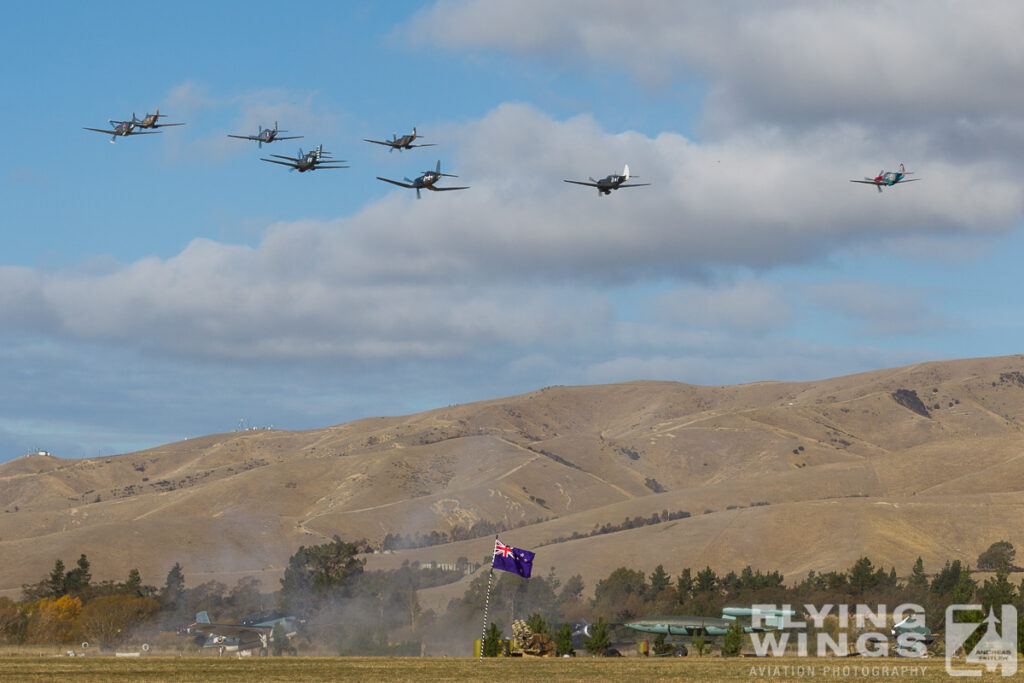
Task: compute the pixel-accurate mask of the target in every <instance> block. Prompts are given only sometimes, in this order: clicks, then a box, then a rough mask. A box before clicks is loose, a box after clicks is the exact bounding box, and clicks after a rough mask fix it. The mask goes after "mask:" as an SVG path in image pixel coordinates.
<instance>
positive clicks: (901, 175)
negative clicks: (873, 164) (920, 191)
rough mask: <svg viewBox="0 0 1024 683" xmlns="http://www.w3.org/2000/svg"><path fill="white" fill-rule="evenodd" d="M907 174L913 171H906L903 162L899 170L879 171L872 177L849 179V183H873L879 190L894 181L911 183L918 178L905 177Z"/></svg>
mask: <svg viewBox="0 0 1024 683" xmlns="http://www.w3.org/2000/svg"><path fill="white" fill-rule="evenodd" d="M908 175H913V171H908V170H906V169H905V168H903V164H900V170H898V171H879V172H878V175H876V176H875V177H874V178H864V180H851V181H850V182H851V183H862V184H864V185H874V186H875V187H877V188H878V191H879V192H881V191H882V188H883V187H892V186H893V185H895V184H896V183H912V182H914V181H915V180H920V178H907V176H908Z"/></svg>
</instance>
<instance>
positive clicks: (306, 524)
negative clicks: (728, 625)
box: [0, 356, 1024, 605]
mask: <svg viewBox="0 0 1024 683" xmlns="http://www.w3.org/2000/svg"><path fill="white" fill-rule="evenodd" d="M663 511H664V512H666V513H667V512H677V511H685V512H688V513H690V516H689V517H686V518H683V519H673V520H671V521H665V522H661V521H660V519H661V517H662V516H667V515H662V512H663ZM652 516H658V521H659V522H660V523H657V524H645V525H642V526H640V525H635V528H632V529H627V530H622V531H617V532H614V533H604V534H596V535H595V534H594V532H595V531H596V530H597V529H599V528H600V527H601V526H602V525H607V524H611V525H619V524H620V523H622V522H623V520H625V519H636V518H644V519H645V520H648V519H650V518H651V517H652ZM480 520H486V521H490V522H493V523H497V524H501V525H504V526H505V527H507V528H509V529H511V530H508V531H504V532H502V534H501V536H502V540H504V541H505V542H508V543H512V544H514V545H517V546H519V547H525V548H532V549H535V550H537V560H536V567H535V572H544V573H546V572H547V570H548V568H549V567H554V568H555V569H556V571H557V573H558V575H559V576H560V577H562V578H565V577H568V576H570V575H571V574H576V573H579V574H582V575H583V577H584V581H585V582H586V585H587V586H588V590H591V589H592V588H593V585H594V582H595V581H596V580H597V579H599V578H602V577H604V576H606V575H607V574H608V573H609V572H610V571H611V570H612V569H614V568H615V567H618V566H622V565H626V566H630V567H633V568H637V569H643V570H644V571H646V572H650V571H651V570H652V569H653V568H654V567H655V566H656V565H658V564H663V565H664V566H665V568H666V569H667V570H668V571H669V572H670V573H671V574H676V573H678V572H679V571H680V570H681V569H682V568H684V567H687V566H689V567H694V568H702V567H703V566H705V565H710V566H711V567H713V568H715V569H717V570H719V571H721V572H727V571H729V570H736V571H739V570H740V569H742V568H743V567H744V566H746V565H748V564H749V565H751V566H752V567H753V568H755V569H762V570H775V569H778V570H779V571H781V572H782V573H783V574H784V575H786V577H787V580H794V579H798V578H802V576H804V575H805V574H806V573H807V572H808V571H809V570H811V569H814V570H816V571H822V570H826V571H827V570H831V569H845V568H848V567H849V566H850V565H852V564H853V562H854V561H855V560H856V559H858V558H859V557H862V556H864V555H867V556H869V557H870V558H871V559H872V561H874V563H875V564H876V565H884V566H885V567H890V566H895V567H896V569H897V572H898V573H900V574H905V573H907V572H908V571H909V569H910V567H911V565H912V564H913V562H914V560H915V559H916V558H917V557H918V556H921V557H922V558H923V559H924V562H925V567H926V569H927V570H929V571H935V570H937V569H938V568H940V566H941V563H942V562H943V561H945V560H946V559H961V560H964V561H967V562H970V563H973V562H974V560H975V559H976V558H977V556H978V554H979V553H980V552H981V551H982V550H984V549H985V548H987V547H988V545H989V544H991V543H992V542H993V541H996V540H1008V541H1010V542H1011V543H1013V544H1014V545H1016V546H1018V547H1019V546H1021V545H1022V544H1024V525H1022V522H1024V356H1008V357H1000V358H984V359H971V360H956V361H946V362H935V363H922V364H918V365H913V366H909V367H904V368H897V369H892V370H881V371H875V372H869V373H863V374H858V375H852V376H848V377H840V378H835V379H826V380H820V381H814V382H802V383H788V382H761V383H755V384H748V385H741V386H726V387H705V386H694V385H688V384H681V383H675V382H659V381H637V382H629V383H624V384H615V385H605V386H584V387H548V388H545V389H541V390H538V391H535V392H532V393H529V394H524V395H521V396H514V397H510V398H503V399H495V400H491V401H484V402H480V403H472V404H466V405H459V406H451V407H447V408H442V409H438V410H432V411H428V412H425V413H420V414H417V415H410V416H404V417H389V418H372V419H365V420H359V421H355V422H350V423H347V424H342V425H337V426H333V427H326V428H323V429H316V430H310V431H302V432H288V431H274V430H257V431H246V432H236V433H229V434H218V435H211V436H205V437H200V438H194V439H189V440H186V441H181V442H178V443H172V444H167V445H164V446H160V447H158V448H153V449H150V450H145V451H139V452H136V453H129V454H125V455H118V456H112V457H105V458H92V459H87V460H65V459H60V458H57V457H53V456H47V455H29V456H24V457H22V458H18V459H16V460H12V461H10V462H8V463H6V464H4V465H0V556H2V557H3V558H4V559H5V562H4V563H2V565H0V592H2V593H4V594H7V595H11V596H12V597H15V596H17V595H18V594H19V593H20V586H21V584H23V583H27V582H34V581H38V580H39V579H41V578H42V577H43V576H44V575H45V574H46V573H47V572H48V571H49V569H50V568H51V567H52V566H53V562H54V560H55V559H56V558H58V557H59V558H62V559H64V561H65V563H73V562H74V560H75V559H77V557H78V555H79V554H81V553H86V554H87V555H88V557H89V559H90V560H91V562H92V564H93V570H94V578H95V579H98V580H102V579H123V578H124V577H125V576H126V575H127V573H128V571H129V569H131V568H133V567H137V568H138V569H139V570H140V571H141V572H142V575H143V578H144V580H145V581H146V582H148V583H152V584H156V585H160V584H162V583H163V579H164V577H165V576H166V573H167V570H168V569H169V568H170V567H171V565H173V564H174V563H175V562H180V563H181V564H182V566H183V567H184V569H185V576H186V579H187V581H188V583H189V584H192V585H194V584H196V583H200V582H202V581H206V580H209V579H211V578H215V579H218V580H220V581H224V582H225V583H232V582H234V580H235V579H237V578H239V577H241V576H244V575H247V574H249V575H253V576H257V577H259V578H261V580H262V581H263V586H264V590H268V591H269V590H274V589H275V588H276V587H277V578H279V577H280V575H281V573H282V571H283V568H284V565H285V564H286V563H287V560H288V557H289V556H290V555H291V554H292V553H293V552H294V551H295V550H296V549H297V548H298V546H300V545H310V544H316V543H321V542H324V541H327V540H330V539H331V538H332V537H333V536H335V535H337V536H339V537H341V538H343V539H346V540H356V539H362V538H365V539H368V540H369V541H370V542H371V543H374V544H379V543H380V542H381V541H382V539H383V538H384V536H385V535H386V534H389V533H390V534H402V535H404V536H407V537H408V536H412V535H414V534H416V533H420V534H429V533H430V532H431V531H437V532H439V533H448V532H450V531H451V530H452V529H453V528H455V527H461V528H463V529H466V528H469V527H470V526H471V525H472V524H473V523H474V522H477V521H480ZM513 527H514V528H513ZM574 535H575V538H573V536H574ZM570 539H571V540H570ZM491 547H492V539H491V538H490V537H489V536H488V537H482V538H477V539H473V540H463V541H458V542H454V543H444V544H442V545H435V546H430V547H425V548H419V549H415V550H402V551H395V552H393V553H380V554H372V555H369V556H368V557H367V559H368V565H367V566H368V568H389V567H393V566H398V565H399V564H400V563H401V562H402V561H404V560H406V559H409V560H418V561H420V562H431V561H437V562H455V561H456V559H457V558H460V557H466V558H469V559H470V560H472V561H474V562H480V561H484V560H485V559H486V558H488V556H489V554H490V551H491ZM467 580H468V579H467ZM464 584H465V582H460V583H459V584H455V585H452V586H448V587H444V588H440V589H432V590H431V591H430V592H427V593H429V594H428V595H426V596H425V601H430V600H432V601H433V603H434V604H435V605H443V603H444V602H445V601H446V600H447V598H448V597H450V595H453V594H455V593H457V592H461V590H464V588H465V585H464Z"/></svg>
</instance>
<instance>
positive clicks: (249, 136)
mask: <svg viewBox="0 0 1024 683" xmlns="http://www.w3.org/2000/svg"><path fill="white" fill-rule="evenodd" d="M228 137H229V138H238V139H239V140H259V138H258V137H256V136H255V135H230V134H229V135H228Z"/></svg>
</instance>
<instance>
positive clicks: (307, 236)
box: [0, 0, 1024, 461]
mask: <svg viewBox="0 0 1024 683" xmlns="http://www.w3.org/2000/svg"><path fill="white" fill-rule="evenodd" d="M1022 19H1024V9H1022V8H1021V7H1019V6H1018V5H1017V4H1016V3H1012V2H987V3H978V4H968V3H954V2H949V3H946V2H924V1H910V2H905V3H898V4H893V3H883V2H865V3H857V4H833V3H817V2H797V1H794V2H780V3H768V4H764V5H760V4H758V5H751V4H750V3H745V2H723V3H713V4H709V3H685V2H684V3H663V2H653V1H652V2H637V3H628V6H627V5H626V4H623V3H620V2H619V3H616V2H604V1H603V0H591V1H589V2H585V3H584V2H569V1H567V2H559V3H548V2H541V1H540V0H525V1H523V2H518V3H514V4H512V3H494V2H484V1H482V0H481V1H477V0H450V1H447V2H443V1H442V2H437V3H430V2H424V3H397V2H389V3H359V4H356V3H351V4H347V5H346V4H338V3H302V4H300V5H298V6H283V5H279V4H277V3H263V2H255V3H252V2H250V3H244V4H243V3H227V2H225V3H212V4H210V3H189V2H186V3H175V4H174V5H173V6H165V7H160V6H147V5H139V4H138V3H117V2H115V3H105V4H103V5H102V6H89V5H82V4H81V3H47V4H45V5H42V6H30V5H28V4H24V3H22V4H20V5H16V6H12V7H10V8H7V10H6V11H5V22H4V24H3V26H0V39H2V40H0V57H2V60H3V64H4V65H5V67H4V69H5V70H4V79H3V80H4V85H5V98H4V100H5V103H6V104H7V106H5V107H3V108H2V109H0V123H2V125H3V127H4V129H5V130H6V131H8V135H7V138H6V139H5V142H4V145H5V148H6V149H5V154H4V155H3V158H2V160H0V206H2V211H3V221H2V226H3V227H2V231H0V235H2V239H3V249H2V251H0V383H2V385H3V386H4V387H5V388H6V391H5V392H3V395H2V398H0V461H2V460H6V459H10V458H13V457H17V456H19V455H22V454H24V453H25V452H27V451H28V450H29V449H34V448H37V447H38V448H43V449H46V450H49V451H51V452H53V453H54V454H55V455H59V456H63V457H84V456H95V455H107V454H112V453H121V452H127V451H131V450H135V449H140V448H145V447H150V446H155V445H158V444H161V443H165V442H168V441H173V440H177V439H180V438H185V437H188V436H196V435H200V434H207V433H213V432H222V431H230V430H231V429H233V428H234V427H235V426H236V425H237V424H238V422H239V420H240V419H244V420H245V421H246V423H247V424H249V425H259V426H274V427H277V428H283V429H306V428H313V427H320V426H326V425H329V424H336V423H340V422H344V421H348V420H351V419H355V418H358V417H364V416H370V415H386V414H402V413H408V412H415V411H419V410H425V409H429V408H433V407H439V406H444V405H448V404H452V403H461V402H466V401H473V400H481V399H487V398H495V397H500V396H506V395H512V394H516V393H520V392H524V391H529V390H532V389H535V388H538V387H542V386H547V385H552V384H591V383H603V382H618V381H626V380H632V379H666V380H678V381H683V382H692V383H698V384H733V383H741V382H752V381H761V380H812V379H821V378H825V377H831V376H838V375H843V374H849V373H853V372H860V371H864V370H871V369H877V368H885V367H893V366H898V365H903V364H909V363H913V362H918V361H926V360H934V359H946V358H963V357H975V356H990V355H1004V354H1012V353H1018V352H1020V351H1021V348H1022V342H1024V323H1022V322H1021V319H1020V310H1021V309H1020V306H1019V304H1018V302H1017V297H1018V292H1019V290H1020V286H1019V282H1020V276H1019V272H1020V267H1019V264H1020V263H1021V261H1022V258H1024V231H1022V230H1021V223H1022V217H1024V183H1022V181H1024V164H1022V162H1021V161H1020V159H1022V158H1024V155H1022V154H1021V151H1024V115H1022V114H1020V112H1021V111H1024V108H1022V106H1021V105H1022V104H1024V101H1022V100H1024V87H1022V86H1024V54H1022V49H1021V47H1020V41H1019V38H1018V36H1017V35H1016V33H1015V31H1014V27H1016V26H1020V25H1021V20H1022ZM157 106H159V107H160V109H161V112H162V113H165V114H167V115H168V117H169V118H168V119H165V121H184V122H186V124H187V125H185V126H182V127H178V128H167V129H164V132H163V134H161V135H153V136H143V137H136V138H130V139H120V140H118V141H117V143H116V144H114V145H111V144H109V142H108V139H107V138H104V136H102V135H100V134H97V133H90V132H87V131H83V130H82V127H83V126H89V127H97V128H101V127H104V125H105V123H106V120H107V119H108V118H114V119H119V118H127V117H130V116H131V114H132V112H135V113H137V114H138V115H139V116H141V115H142V114H144V113H147V112H152V111H153V110H154V109H155V108H156V107H157ZM275 120H276V121H278V122H279V123H280V125H281V127H282V128H285V129H287V130H289V131H290V132H291V133H292V134H297V135H304V136H305V137H304V138H303V139H301V140H294V141H284V142H277V143H274V144H273V145H272V146H270V147H266V146H265V147H264V149H263V150H258V149H257V148H256V145H255V144H254V143H246V142H244V141H239V140H233V139H229V138H227V137H226V136H227V134H228V133H236V134H251V133H254V132H255V131H256V130H257V127H258V126H260V125H263V126H272V125H273V123H274V121H275ZM414 125H415V126H417V127H418V130H419V132H420V133H421V134H422V135H423V136H424V137H425V141H427V142H434V143H437V144H438V146H437V147H433V148H425V149H417V150H412V151H407V152H403V153H397V152H396V153H392V154H389V153H388V152H387V150H386V149H385V148H382V147H377V146H375V145H370V144H367V143H364V142H362V138H377V139H382V138H384V137H389V136H390V135H391V134H392V133H394V132H397V133H399V134H401V133H403V132H407V131H408V130H409V129H410V128H411V127H412V126H414ZM319 143H323V145H324V149H325V150H327V151H330V152H332V153H333V154H334V155H335V156H336V157H338V158H342V159H347V160H348V161H349V163H350V165H351V168H350V169H346V170H338V171H323V172H316V173H305V174H298V173H288V172H287V170H286V169H284V168H281V167H276V166H272V165H270V164H266V163H263V162H261V161H259V157H260V156H261V155H265V154H266V153H277V154H294V153H295V152H297V150H298V149H299V147H301V148H302V149H309V148H310V147H311V146H315V145H316V144H319ZM438 159H440V160H441V161H442V165H443V167H444V168H443V170H446V171H450V172H453V173H456V174H458V175H459V176H460V178H459V181H458V182H459V184H466V185H470V186H471V188H472V189H470V190H468V191H465V192H457V193H442V194H432V193H431V194H429V196H426V195H425V196H424V198H423V199H422V200H421V201H417V200H416V199H415V196H414V195H412V194H411V193H408V192H405V191H403V190H401V189H400V188H396V187H394V186H390V185H386V184H384V183H381V182H379V181H377V180H376V179H375V176H378V175H381V176H385V177H393V178H401V177H403V176H410V177H412V176H414V175H416V174H418V173H419V172H420V171H422V170H424V169H426V168H430V167H432V166H433V165H434V163H435V162H436V161H437V160H438ZM901 161H902V162H905V163H906V164H907V167H908V169H910V170H913V171H916V172H917V173H918V176H919V177H920V178H921V179H922V181H921V182H917V183H913V184H909V185H906V186H902V187H897V188H893V189H891V190H887V191H885V192H884V193H882V194H881V195H879V194H878V193H876V192H875V191H874V190H873V189H872V188H870V187H866V186H860V185H853V184H851V183H849V182H848V181H849V180H850V179H855V178H860V177H863V176H868V175H874V174H875V173H877V172H878V171H879V169H882V168H885V169H891V168H895V167H896V166H898V164H899V163H900V162H901ZM624 163H629V165H630V169H631V170H632V172H633V173H635V174H637V175H639V176H641V179H642V180H643V181H645V182H651V183H652V185H651V186H650V187H647V188H642V189H640V188H638V189H635V190H623V191H620V192H618V193H615V194H614V195H613V196H610V197H601V198H599V197H598V196H596V193H591V192H590V191H589V190H587V189H586V188H582V187H576V186H569V185H566V184H564V183H562V182H561V180H562V179H563V178H584V177H586V176H603V175H606V174H608V173H612V172H618V171H619V170H620V169H621V167H622V165H623V164H624ZM452 182H454V181H452Z"/></svg>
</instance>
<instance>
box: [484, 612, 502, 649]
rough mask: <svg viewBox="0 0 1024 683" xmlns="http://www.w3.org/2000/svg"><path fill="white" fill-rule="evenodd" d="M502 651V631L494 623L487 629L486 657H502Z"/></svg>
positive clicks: (485, 638) (485, 641)
mask: <svg viewBox="0 0 1024 683" xmlns="http://www.w3.org/2000/svg"><path fill="white" fill-rule="evenodd" d="M501 649H502V648H501V629H500V628H498V625H497V624H495V623H494V622H493V621H492V622H491V625H490V626H489V627H488V628H487V634H486V635H485V636H484V642H483V654H484V657H500V656H501Z"/></svg>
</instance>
